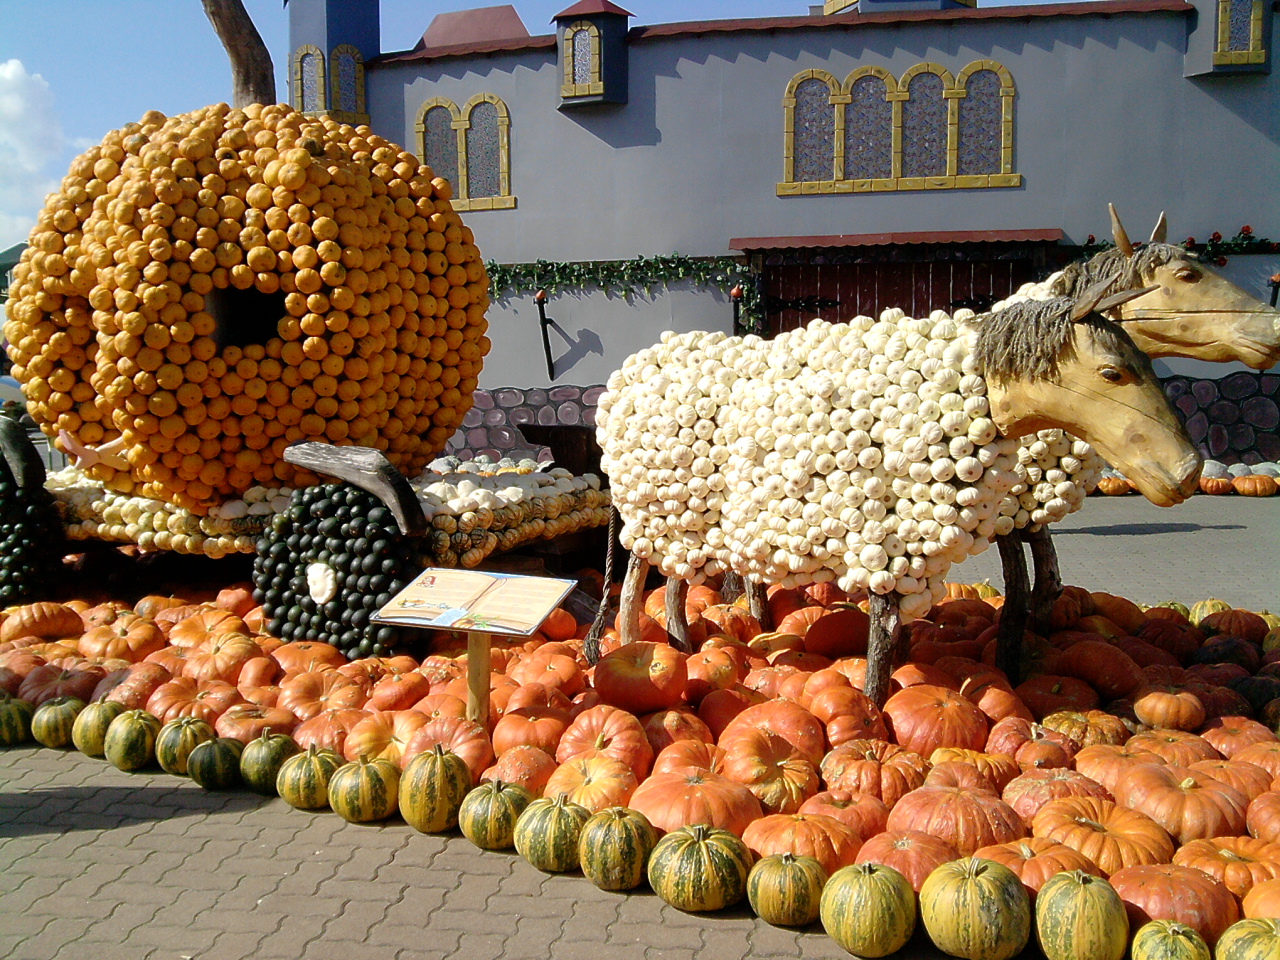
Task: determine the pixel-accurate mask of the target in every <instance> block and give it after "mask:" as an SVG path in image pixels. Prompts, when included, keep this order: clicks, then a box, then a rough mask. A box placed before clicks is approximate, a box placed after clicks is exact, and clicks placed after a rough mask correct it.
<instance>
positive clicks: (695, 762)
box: [652, 740, 724, 773]
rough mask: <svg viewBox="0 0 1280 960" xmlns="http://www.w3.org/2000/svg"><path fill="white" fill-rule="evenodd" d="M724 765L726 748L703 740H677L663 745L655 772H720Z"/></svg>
mask: <svg viewBox="0 0 1280 960" xmlns="http://www.w3.org/2000/svg"><path fill="white" fill-rule="evenodd" d="M723 766H724V749H723V748H722V747H719V746H717V745H716V744H714V743H704V742H702V741H701V740H677V741H675V742H674V743H671V744H668V745H667V746H665V747H663V749H662V750H661V752H659V754H658V755H657V756H656V757H655V758H654V761H653V771H652V772H653V773H676V772H678V771H682V770H707V771H709V772H711V773H719V772H720V770H721V768H722V767H723Z"/></svg>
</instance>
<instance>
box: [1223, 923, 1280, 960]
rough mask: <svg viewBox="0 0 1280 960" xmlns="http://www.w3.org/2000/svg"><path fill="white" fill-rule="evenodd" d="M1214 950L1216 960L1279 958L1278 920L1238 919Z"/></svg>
mask: <svg viewBox="0 0 1280 960" xmlns="http://www.w3.org/2000/svg"><path fill="white" fill-rule="evenodd" d="M1215 950H1216V953H1215V956H1216V957H1217V960H1280V920H1239V921H1237V922H1235V923H1233V924H1232V925H1231V926H1229V927H1227V929H1226V931H1224V932H1223V934H1222V936H1221V937H1219V938H1218V945H1217V947H1216V948H1215Z"/></svg>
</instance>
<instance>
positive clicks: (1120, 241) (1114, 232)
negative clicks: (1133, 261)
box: [1107, 203, 1133, 257]
mask: <svg viewBox="0 0 1280 960" xmlns="http://www.w3.org/2000/svg"><path fill="white" fill-rule="evenodd" d="M1107 209H1108V210H1110V211H1111V238H1112V239H1113V240H1115V242H1116V249H1117V250H1119V251H1120V252H1121V253H1123V254H1124V255H1125V256H1126V257H1132V256H1133V243H1132V242H1130V240H1129V234H1127V233H1125V232H1124V224H1122V223H1121V222H1120V214H1118V213H1116V205H1115V204H1114V203H1108V204H1107Z"/></svg>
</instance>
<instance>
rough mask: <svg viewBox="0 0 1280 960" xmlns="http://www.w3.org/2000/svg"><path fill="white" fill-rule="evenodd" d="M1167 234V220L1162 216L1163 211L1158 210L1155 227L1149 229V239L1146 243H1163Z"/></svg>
mask: <svg viewBox="0 0 1280 960" xmlns="http://www.w3.org/2000/svg"><path fill="white" fill-rule="evenodd" d="M1168 236H1169V221H1168V220H1166V219H1165V218H1164V211H1163V210H1161V211H1160V219H1159V220H1157V221H1156V226H1155V229H1154V230H1152V231H1151V239H1150V240H1148V241H1147V242H1148V243H1164V242H1165V241H1166V239H1167V238H1168Z"/></svg>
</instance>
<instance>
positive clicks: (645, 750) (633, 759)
mask: <svg viewBox="0 0 1280 960" xmlns="http://www.w3.org/2000/svg"><path fill="white" fill-rule="evenodd" d="M592 752H596V753H602V754H604V755H606V756H610V757H613V758H614V759H615V760H621V761H622V762H623V763H625V764H626V765H627V766H629V767H630V768H631V769H632V771H634V773H635V775H636V779H637V780H638V779H641V778H643V777H644V776H645V775H646V774H647V773H648V772H649V767H650V766H651V765H652V763H653V747H651V746H649V739H648V738H647V737H646V736H645V733H644V727H643V726H641V725H640V721H639V720H637V719H636V718H635V717H634V716H632V715H631V714H630V713H627V712H626V711H625V710H619V709H618V708H617V707H613V706H609V705H608V704H600V705H599V706H595V707H591V708H590V709H589V710H585V711H583V712H582V713H580V714H578V715H577V716H576V717H574V718H573V721H572V722H571V723H570V724H569V726H568V727H566V728H565V731H564V733H563V734H562V735H561V737H560V745H559V746H558V747H557V748H556V761H557V762H559V763H567V762H568V761H569V760H572V759H573V758H574V757H577V756H581V755H583V754H587V753H592Z"/></svg>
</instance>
